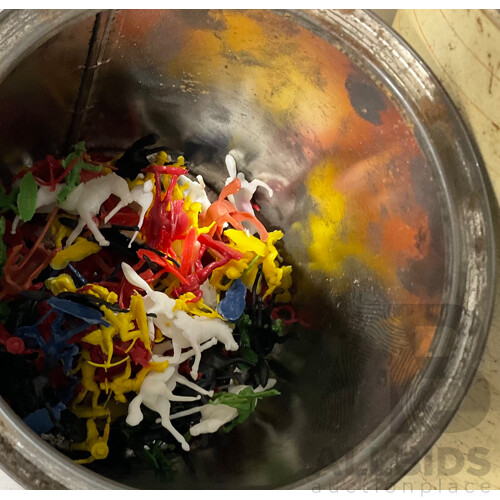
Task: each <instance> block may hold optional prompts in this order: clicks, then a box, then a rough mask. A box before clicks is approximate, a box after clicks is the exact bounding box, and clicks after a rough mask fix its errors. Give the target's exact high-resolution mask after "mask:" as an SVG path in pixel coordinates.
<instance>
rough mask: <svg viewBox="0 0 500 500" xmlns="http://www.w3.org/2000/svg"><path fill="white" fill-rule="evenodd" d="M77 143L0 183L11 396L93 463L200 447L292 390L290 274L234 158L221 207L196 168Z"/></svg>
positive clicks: (0, 262) (2, 327)
mask: <svg viewBox="0 0 500 500" xmlns="http://www.w3.org/2000/svg"><path fill="white" fill-rule="evenodd" d="M156 140H157V137H156V136H155V135H153V134H152V135H150V136H147V137H145V138H143V139H140V140H138V141H136V142H135V143H134V144H133V145H132V146H131V147H130V148H129V149H128V150H126V151H125V153H123V154H122V155H121V156H119V157H118V158H110V157H106V156H104V155H97V154H93V155H90V154H89V153H88V152H87V151H86V150H85V145H84V143H78V144H76V145H75V147H74V151H73V152H72V153H71V154H69V155H68V156H67V157H65V158H62V159H56V158H55V157H53V156H50V155H48V156H47V157H46V158H45V159H44V160H42V161H38V162H36V163H34V164H33V165H32V166H31V167H30V168H27V167H24V168H22V169H21V170H20V171H19V172H17V173H16V174H15V175H14V176H13V177H12V182H11V185H10V186H7V187H4V186H0V213H1V214H3V215H2V216H1V217H0V236H1V239H0V268H1V279H0V301H1V302H0V394H1V395H2V396H3V397H4V398H5V399H6V400H7V401H8V402H9V404H10V405H11V406H12V408H13V409H14V410H15V411H16V412H17V413H18V414H19V415H20V417H21V418H23V420H24V422H25V423H26V424H27V425H28V426H30V427H31V428H32V429H33V430H34V431H35V432H37V433H38V434H40V435H42V436H43V438H44V439H46V440H48V441H50V442H51V443H52V444H54V446H56V447H58V448H59V449H61V450H63V451H64V452H65V453H67V454H68V455H69V456H71V457H72V458H74V459H75V460H77V461H78V462H80V463H90V462H92V461H94V460H98V459H105V458H106V457H108V456H109V457H111V456H117V455H118V454H121V455H124V456H125V455H126V456H129V457H130V456H134V457H142V458H147V459H148V460H149V461H150V462H151V463H153V465H154V466H155V467H161V465H162V463H163V462H164V461H165V452H166V451H172V450H178V451H179V452H181V453H182V450H184V451H187V450H189V449H190V445H191V446H192V445H193V443H194V442H195V441H196V439H200V438H196V436H199V435H202V434H207V433H214V432H217V431H219V429H221V431H226V432H227V431H229V430H231V429H232V428H233V427H234V426H235V425H237V424H240V423H242V422H243V421H245V420H246V419H247V418H248V417H249V415H250V414H251V412H252V411H253V410H254V409H255V406H256V404H257V401H258V400H259V399H260V398H263V397H266V396H274V395H277V394H279V393H278V392H277V391H276V390H275V389H273V386H274V385H275V383H276V380H275V379H274V378H272V371H270V366H269V359H270V355H271V352H272V350H273V347H274V346H275V344H277V343H281V342H283V341H284V339H285V338H286V337H287V336H288V335H285V334H284V333H283V325H284V324H288V323H293V322H294V321H295V317H294V313H293V310H292V308H291V306H290V305H288V304H287V303H288V302H289V301H290V293H289V289H290V286H291V284H292V281H291V267H290V266H285V265H282V264H281V258H280V256H279V254H278V250H277V248H276V244H277V242H278V240H280V239H281V238H282V236H283V234H282V233H281V232H280V231H273V232H270V233H268V232H267V231H266V229H265V227H264V226H263V225H262V223H261V222H259V220H258V219H257V218H256V216H255V212H254V209H258V206H257V205H255V203H254V202H253V196H254V193H255V191H256V189H257V188H259V187H260V188H262V189H263V190H265V191H267V193H266V196H272V194H273V193H272V190H271V189H270V188H269V187H268V186H267V185H266V184H265V183H264V182H262V181H260V180H258V179H255V180H253V181H252V182H248V181H247V180H246V179H245V176H244V175H243V174H242V173H238V172H237V169H236V162H235V160H234V158H233V156H231V155H228V156H227V157H226V166H227V170H228V173H229V177H228V179H227V181H226V184H225V187H224V189H223V190H222V192H221V193H220V195H219V197H218V199H216V200H213V201H212V202H211V201H210V200H209V198H208V196H207V192H206V189H205V184H204V181H203V178H202V177H201V176H197V177H196V178H194V177H193V176H191V175H190V174H189V171H188V168H186V166H185V162H184V158H183V157H182V156H179V157H177V158H176V159H172V158H171V157H170V156H169V155H168V154H166V153H165V151H164V148H159V147H151V146H153V145H154V143H155V142H156Z"/></svg>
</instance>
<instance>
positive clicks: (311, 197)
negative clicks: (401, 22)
mask: <svg viewBox="0 0 500 500" xmlns="http://www.w3.org/2000/svg"><path fill="white" fill-rule="evenodd" d="M73 21H75V20H73ZM363 23H365V25H370V23H371V25H372V26H377V25H378V24H377V22H376V21H375V20H373V19H372V18H370V17H369V16H367V15H366V14H363V13H338V12H337V13H325V12H319V13H318V12H309V13H307V12H306V13H300V12H291V13H282V12H271V11H174V10H172V11H130V10H127V11H118V12H114V11H108V12H103V13H100V14H98V15H97V16H96V15H94V14H89V13H87V14H79V17H78V18H77V19H76V23H75V22H73V23H72V24H70V25H68V26H67V27H63V29H62V30H60V31H59V32H57V34H55V35H54V36H52V37H50V39H49V40H48V41H47V42H45V43H44V44H43V45H41V46H40V47H39V48H37V49H36V50H34V51H33V52H31V54H29V55H27V56H26V57H25V58H24V59H22V60H20V61H19V62H18V64H17V65H16V66H15V67H14V68H13V69H12V70H11V71H10V72H9V74H8V75H7V76H6V78H5V79H4V81H3V82H2V83H1V84H0V112H1V115H2V116H3V119H2V120H1V121H0V163H1V164H2V175H7V172H8V169H11V168H13V167H15V166H19V165H20V164H22V163H29V162H30V161H33V160H36V159H39V158H40V157H42V156H43V155H45V154H46V153H52V154H64V153H65V152H66V151H67V149H68V147H69V146H71V144H74V143H75V142H76V141H77V140H80V139H84V140H85V141H86V145H87V147H88V149H95V150H103V151H108V152H110V151H111V152H115V151H120V150H122V149H124V148H126V147H127V146H128V145H130V143H131V142H133V140H135V139H136V138H138V137H141V136H143V135H145V134H147V133H150V132H157V133H158V134H159V135H160V137H161V139H160V143H161V144H164V145H166V146H168V147H169V149H170V150H171V151H172V152H174V153H175V152H178V153H181V152H182V153H184V155H185V157H186V159H187V160H188V161H190V162H191V166H190V169H191V171H192V173H194V174H199V173H201V174H202V175H203V176H204V178H205V180H206V182H207V184H208V185H209V187H210V189H211V190H212V191H213V192H218V191H220V189H221V187H222V186H223V185H224V180H225V177H226V171H225V168H224V161H223V160H224V156H225V154H226V153H227V152H228V151H229V150H233V151H235V155H236V157H237V159H238V165H239V168H240V169H241V170H243V171H244V172H245V174H246V175H247V177H250V178H251V177H256V178H260V179H262V180H264V181H266V182H267V183H268V184H269V185H270V186H271V187H272V188H273V190H274V193H275V194H274V196H273V197H272V198H271V199H269V198H267V197H266V196H265V195H263V196H259V198H258V201H259V203H260V204H261V207H262V209H261V218H262V220H263V221H264V223H265V225H266V226H267V227H270V228H272V229H274V228H280V229H283V230H284V231H285V238H284V247H285V259H286V261H287V262H288V263H290V264H292V265H293V267H294V274H293V278H294V283H295V286H296V293H295V296H294V305H295V307H296V308H297V311H298V314H299V316H300V317H301V318H302V320H303V321H302V322H303V326H302V327H298V328H297V331H298V333H299V335H298V338H297V339H296V340H292V341H290V342H289V343H288V344H285V345H284V346H283V349H282V351H281V352H280V353H279V361H280V362H281V364H282V365H283V366H284V367H285V368H286V370H285V372H284V373H283V377H282V379H281V381H280V382H279V389H280V391H281V392H282V396H281V397H279V398H275V399H270V400H265V401H262V402H261V403H259V406H258V411H257V412H256V414H255V415H254V418H252V419H251V420H249V421H248V422H247V423H246V424H245V425H242V426H240V427H237V428H235V429H234V431H232V432H231V433H230V434H228V435H225V434H222V433H218V434H217V435H214V436H211V437H210V439H209V440H208V442H207V444H206V445H204V446H202V447H200V448H197V449H195V450H193V451H192V452H191V454H190V457H189V464H190V465H189V466H188V465H186V463H185V462H182V461H179V463H178V464H177V470H176V472H175V474H174V475H173V477H172V476H171V477H169V478H168V481H167V479H166V478H165V477H162V476H161V475H158V474H155V473H154V472H152V471H149V470H146V469H143V468H141V467H138V466H137V465H136V464H135V465H133V466H132V465H131V466H129V467H125V466H120V467H117V466H116V463H115V462H114V461H113V460H112V459H108V460H106V461H102V462H95V463H94V464H93V465H91V466H90V468H91V469H92V470H93V471H95V472H97V473H99V474H101V475H103V476H105V477H106V478H109V479H112V480H114V481H117V482H118V483H121V484H123V485H127V486H132V487H138V488H160V489H161V488H167V487H168V488H275V487H287V486H290V485H297V486H303V487H305V486H311V485H313V484H314V482H315V481H316V482H317V481H319V482H321V481H322V480H321V479H319V478H318V477H319V476H315V475H316V474H317V473H319V472H320V471H323V474H322V475H323V476H325V474H326V475H327V476H329V477H332V478H333V479H332V480H333V481H334V482H333V484H334V485H339V484H340V485H342V484H343V485H346V486H349V485H353V484H354V485H357V486H361V485H365V484H368V483H370V481H371V483H370V484H372V485H374V484H375V483H376V484H377V485H378V486H379V487H388V486H390V484H391V482H392V481H393V480H395V479H397V478H398V477H399V476H401V475H402V474H403V473H404V471H405V470H406V469H408V468H409V467H410V466H411V465H412V461H414V460H415V459H416V458H418V456H420V455H421V454H423V453H424V452H425V449H426V448H427V447H428V446H430V444H431V443H432V441H433V439H435V437H436V436H437V435H438V433H439V432H440V431H441V430H442V428H443V426H444V425H445V424H446V422H447V420H449V418H451V415H452V414H453V411H454V409H455V408H456V405H457V404H458V403H459V401H460V398H461V395H463V391H464V390H465V388H466V387H467V385H468V382H469V381H470V377H471V373H472V372H471V369H470V368H467V369H466V368H465V367H462V370H463V371H462V372H460V371H459V368H457V365H456V364H455V365H453V360H452V359H451V357H452V353H454V352H455V350H457V352H458V350H460V349H462V347H463V344H460V343H461V342H462V343H465V342H469V345H472V346H473V348H472V350H471V352H470V354H469V355H470V360H471V362H472V363H473V364H474V363H477V359H478V356H479V353H480V349H481V345H482V342H483V341H484V338H485V335H486V330H487V324H488V321H489V319H488V318H489V316H488V315H489V304H490V302H491V297H490V291H491V290H490V288H491V286H492V285H491V281H492V277H491V273H492V245H491V241H490V236H488V234H487V229H488V227H490V225H491V220H490V219H489V212H488V207H487V205H485V204H484V201H482V199H481V194H482V192H483V191H481V190H483V189H484V188H483V185H482V179H481V175H480V173H479V172H480V170H479V166H478V163H477V159H476V156H475V154H474V150H473V149H472V148H470V147H469V146H468V143H467V139H466V140H465V141H464V142H463V143H461V145H460V146H459V148H458V149H459V153H460V154H458V153H457V151H451V150H452V148H453V147H454V146H455V141H456V137H458V135H459V134H464V137H467V136H466V133H465V131H464V130H462V129H461V124H460V123H458V125H456V124H454V123H453V125H451V126H450V125H449V123H450V120H456V117H455V115H453V110H451V111H450V109H451V108H448V107H447V106H449V103H448V101H447V100H446V96H444V97H443V96H442V95H441V94H440V92H442V91H441V90H440V89H439V88H436V86H435V82H434V81H433V80H432V78H431V79H430V80H428V81H425V82H424V83H423V90H422V88H420V87H419V86H418V85H415V87H414V88H413V89H412V88H410V89H408V88H406V89H405V88H404V81H403V83H401V81H397V79H396V78H397V77H396V75H395V74H392V71H394V68H393V69H392V70H391V66H390V64H391V61H390V60H386V61H384V59H383V57H382V56H380V60H378V61H377V54H376V51H373V50H371V51H370V43H373V40H371V39H370V37H369V36H368V35H367V36H366V39H363V37H360V39H357V37H356V29H358V30H360V29H361V28H360V27H359V25H360V24H363ZM357 25H358V26H357ZM378 26H381V25H378ZM380 29H382V28H380ZM385 36H386V37H388V38H386V40H387V39H389V40H391V37H393V35H392V34H387V33H385ZM375 38H376V37H375ZM383 39H384V37H383V36H382V35H380V37H379V43H380V42H381V41H382V40H383ZM394 40H396V39H395V37H394ZM396 41H397V40H396ZM398 43H400V42H398ZM381 46H383V44H381ZM371 49H373V47H372V48H371ZM408 54H409V53H408V52H406V53H405V54H404V57H407V58H410V59H411V58H412V57H413V56H412V55H411V54H409V55H408ZM404 57H402V58H401V60H404ZM410 69H411V68H410ZM419 70H420V71H421V68H420V66H418V64H417V65H415V67H414V68H413V73H414V75H413V78H414V79H415V78H416V80H417V83H418V77H421V74H419V73H418V71H419ZM415 74H416V76H415ZM410 76H411V75H410ZM427 78H429V77H428V75H427ZM420 83H422V82H420ZM408 95H410V96H411V97H408ZM429 96H430V97H429ZM436 96H437V97H436ZM440 99H441V101H440ZM443 103H444V104H443ZM436 104H438V105H439V104H440V105H441V108H440V107H439V106H437V107H436ZM426 106H427V107H426ZM450 117H451V118H450ZM460 155H461V156H460ZM470 160H472V161H470ZM450 162H451V164H450ZM464 165H466V167H464ZM464 168H469V169H471V170H470V172H472V173H470V172H469V173H468V174H467V175H465V174H463V172H462V170H463V169H464ZM453 169H455V171H453ZM463 178H467V179H468V181H464V182H463V183H461V182H462V180H461V179H463ZM455 184H456V185H455ZM467 211H468V212H467ZM467 214H469V215H468V217H473V218H474V220H473V222H471V220H472V219H469V220H468V219H467ZM467 224H468V225H467ZM471 262H472V263H473V264H474V265H475V267H474V269H469V268H466V264H465V263H468V265H469V266H470V265H471ZM471 273H475V276H479V277H480V279H479V281H478V282H477V287H476V288H475V289H474V290H473V291H472V290H471V287H470V283H469V282H467V280H468V279H469V281H470V279H471ZM471 294H472V295H471ZM471 297H472V298H471ZM467 300H468V301H469V302H467ZM489 301H490V302H489ZM464 304H466V305H464ZM472 312H473V313H474V318H475V319H474V321H475V322H474V321H472V320H471V321H470V322H469V323H467V322H466V321H465V319H464V314H465V316H466V315H467V314H471V313H472ZM473 334H474V335H475V337H474V341H473V342H472V344H471V343H470V342H471V341H470V339H469V336H471V335H473ZM443 352H447V353H450V355H449V356H448V355H447V356H444V357H443ZM462 353H463V349H462ZM457 356H458V354H457ZM463 359H465V358H463ZM439 367H440V368H439ZM436 373H438V374H439V375H438V376H436ZM457 376H458V379H459V380H461V381H462V386H463V387H462V388H461V389H459V388H457V387H454V388H452V389H450V386H449V383H450V380H454V377H455V378H456V377H457ZM447 384H448V385H447ZM443 387H444V388H445V389H446V390H445V393H446V394H447V397H448V398H449V401H448V400H447V399H446V398H444V399H442V400H441V401H439V400H435V399H432V398H431V399H430V400H429V398H428V397H425V398H424V399H425V401H424V402H423V403H421V400H420V399H418V398H422V397H423V395H424V391H431V390H432V391H434V392H433V393H432V394H433V395H434V397H436V394H437V389H438V388H443ZM429 394H430V393H429ZM415 398H417V399H415ZM415 401H416V402H415ZM429 403H432V405H431V406H430V407H429V408H428V409H426V410H425V411H424V412H423V413H422V412H420V413H419V412H417V411H416V408H417V407H419V406H418V405H420V404H422V405H426V404H429ZM440 405H441V408H440V411H441V410H442V411H441V413H439V414H438V413H436V412H437V411H438V409H439V406H440ZM422 408H423V407H422ZM401 419H403V420H404V425H403V424H401ZM17 424H18V425H19V428H20V429H21V432H23V433H24V434H23V435H25V436H26V435H27V436H28V437H29V438H30V439H38V438H34V435H30V433H29V431H26V429H24V428H23V424H22V423H20V422H18V423H17ZM401 425H402V427H401ZM416 433H419V436H418V438H416V437H415V436H414V434H416ZM412 439H413V441H412ZM398 440H399V441H398ZM389 442H392V443H393V444H392V445H389V444H388V443H389ZM396 442H400V443H404V444H400V445H398V446H395V444H394V443H396ZM383 443H385V444H383ZM398 448H399V450H400V452H401V456H398V453H399V452H398V450H397V449H398ZM379 449H384V450H386V452H387V453H389V452H390V453H389V458H387V455H384V456H385V457H386V458H385V459H382V456H381V455H380V456H379V455H378V451H377V452H375V451H376V450H379ZM372 451H373V454H372V455H373V458H372V459H366V457H365V458H363V460H364V461H365V462H364V463H365V464H368V469H367V470H368V473H367V474H368V475H366V474H365V476H364V477H362V470H361V469H359V470H356V467H355V466H354V465H355V463H356V460H357V459H360V457H361V456H362V455H363V456H366V454H367V453H368V454H370V453H371V452H372ZM53 455H54V457H55V458H54V460H56V461H58V462H59V463H62V464H63V465H64V467H66V470H67V471H68V477H72V476H73V477H76V476H78V474H80V472H79V470H80V469H81V467H76V466H72V465H70V464H69V461H67V463H66V459H65V458H64V457H62V456H60V455H59V454H58V453H56V452H54V454H53ZM346 457H350V458H349V461H348V462H346ZM356 457H357V458H356ZM389 462H390V463H389ZM332 464H333V466H332ZM335 464H337V465H338V467H336V466H335ZM339 464H343V465H342V466H340V465H339ZM332 467H333V468H332ZM343 467H345V469H343ZM388 467H389V468H390V470H389V468H388ZM337 469H338V470H337ZM325 471H327V472H325ZM367 478H370V479H369V480H368V479H367ZM374 481H375V482H374ZM89 483H90V480H89V479H85V480H84V483H83V484H86V485H87V486H89V487H92V485H91V484H89ZM102 484H105V483H102ZM318 484H319V483H318ZM108 485H111V483H109V484H108ZM67 486H71V484H70V482H69V481H68V484H67Z"/></svg>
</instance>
